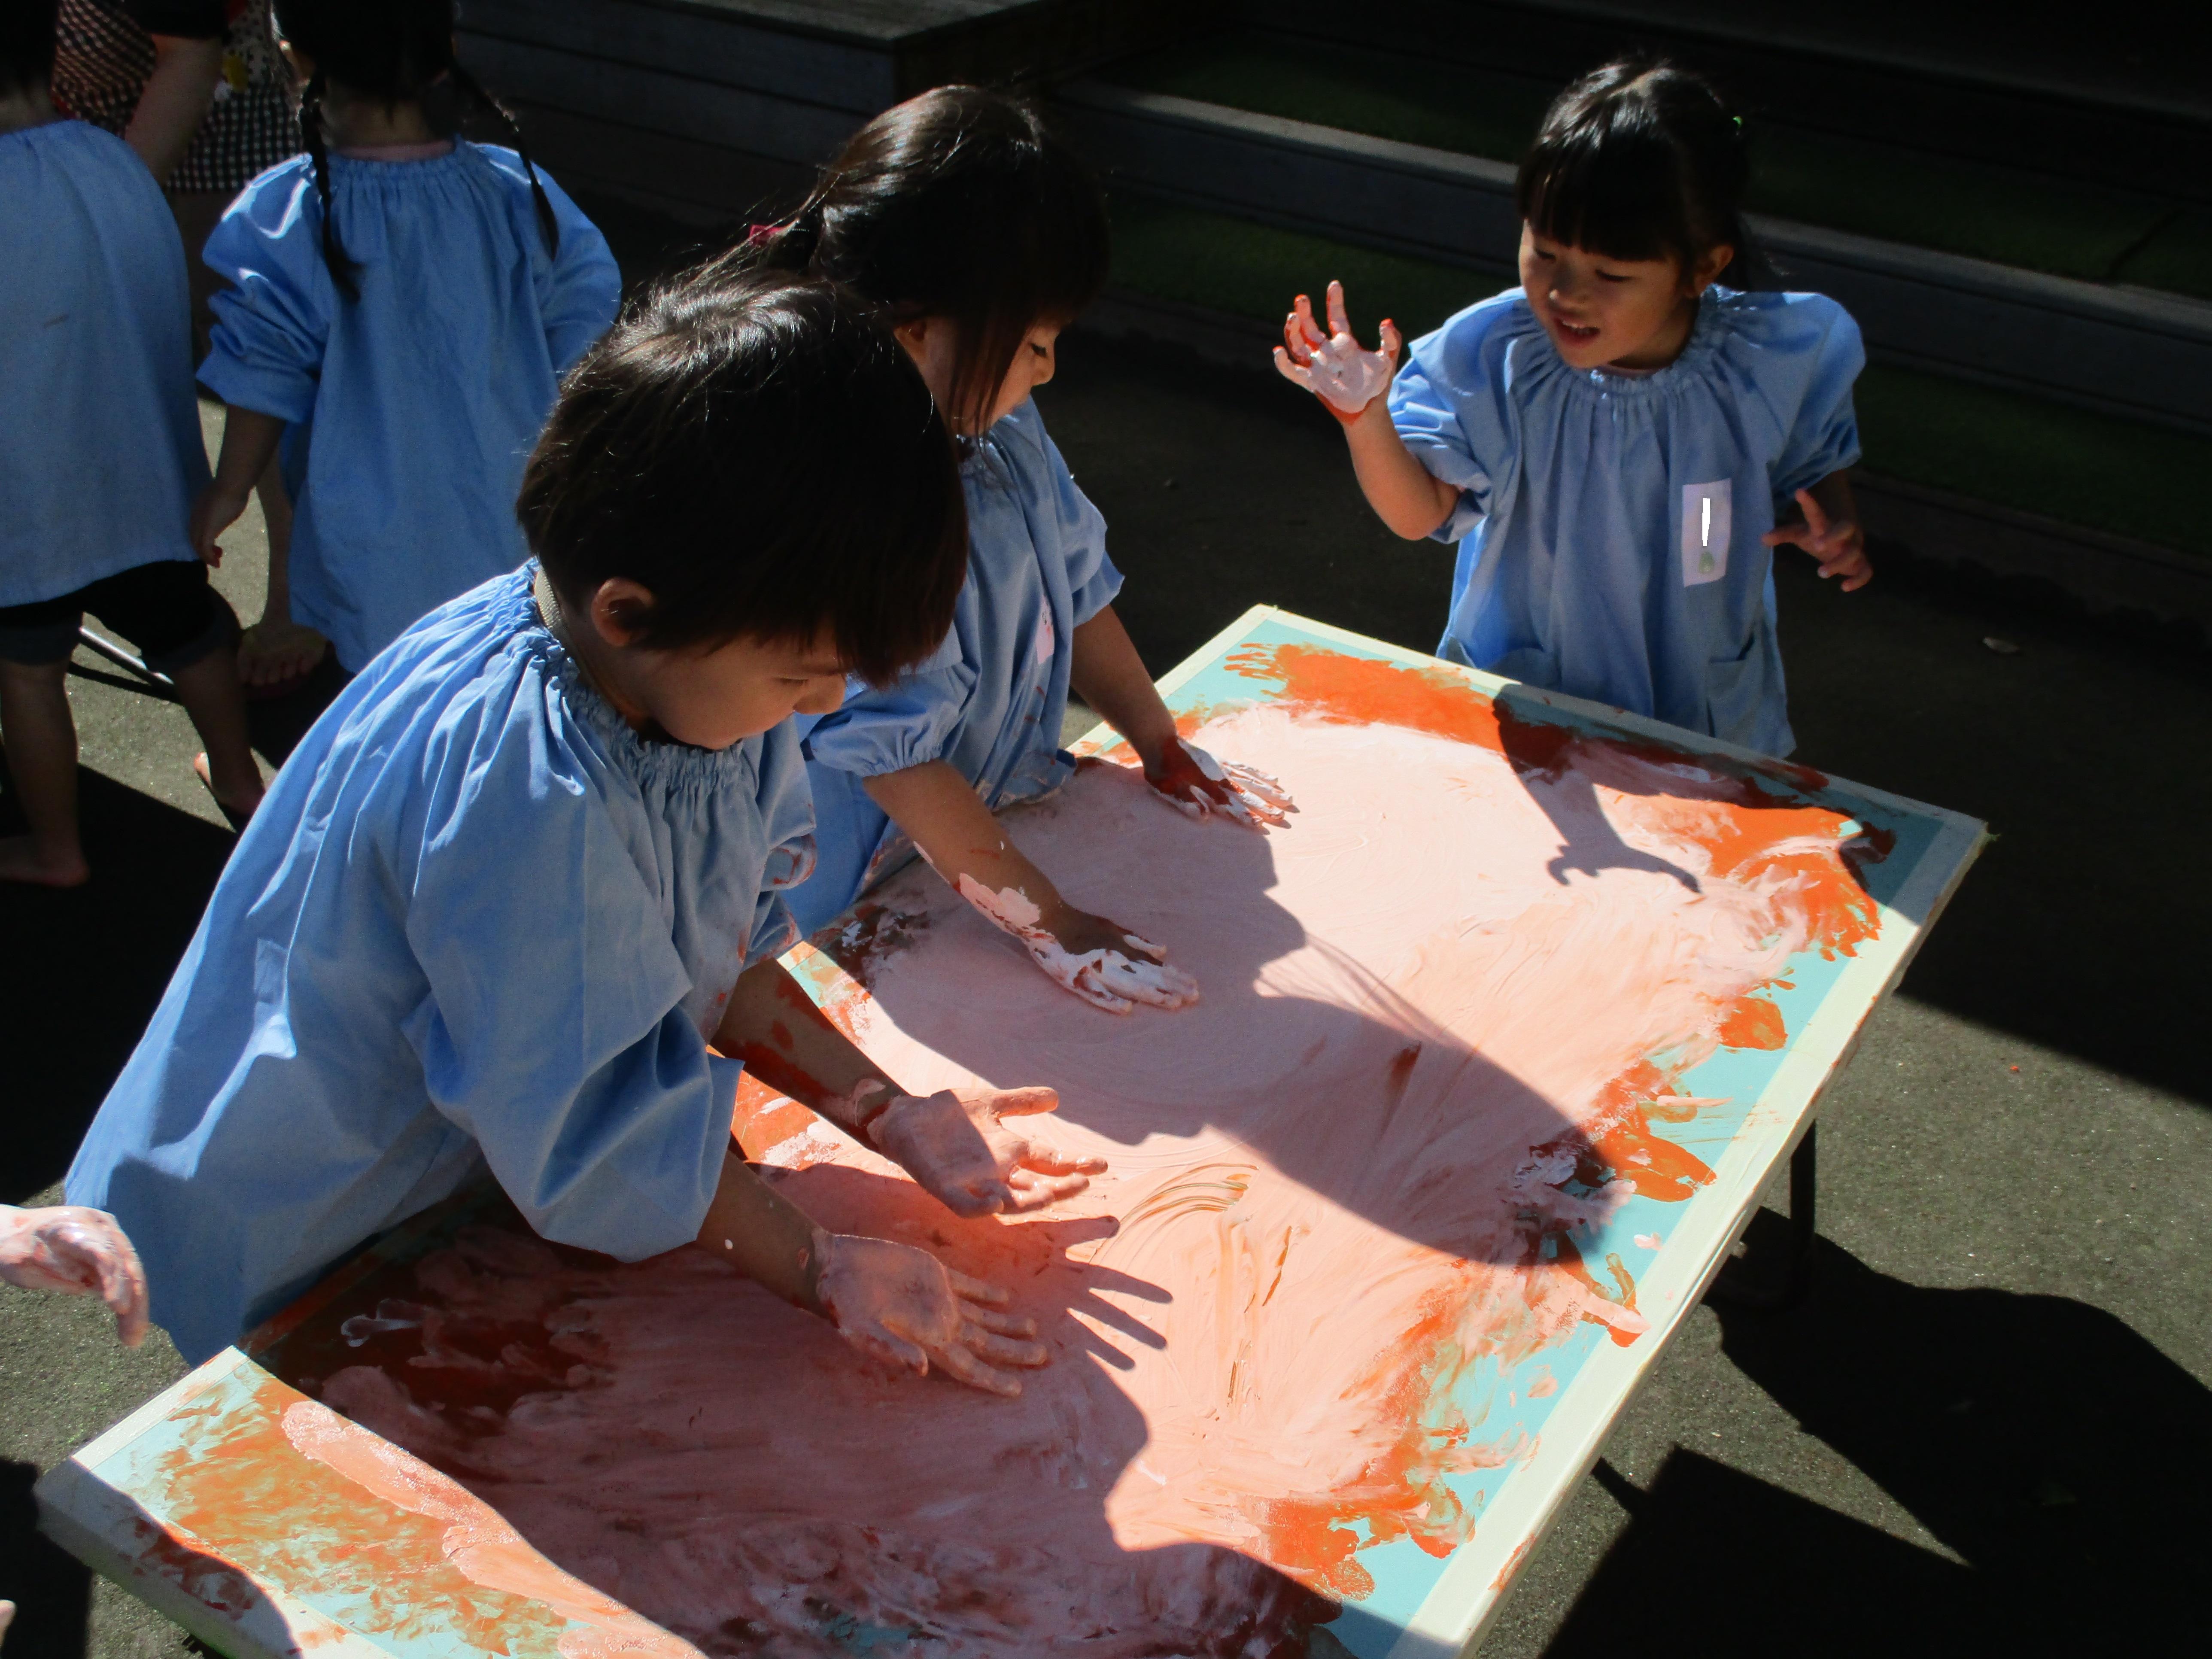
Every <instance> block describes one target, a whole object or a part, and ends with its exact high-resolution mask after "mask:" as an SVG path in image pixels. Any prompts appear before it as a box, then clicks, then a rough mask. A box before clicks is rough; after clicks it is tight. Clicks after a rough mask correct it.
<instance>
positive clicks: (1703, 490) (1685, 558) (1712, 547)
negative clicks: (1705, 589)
mask: <svg viewBox="0 0 2212 1659" xmlns="http://www.w3.org/2000/svg"><path fill="white" fill-rule="evenodd" d="M1733 482H1734V481H1733V480H1732V479H1728V478H1722V479H1720V480H1718V481H1717V482H1716V483H1693V484H1684V485H1683V486H1682V586H1685V587H1695V586H1697V585H1698V584H1699V582H1717V581H1718V580H1720V579H1721V578H1722V577H1723V576H1725V575H1727V574H1728V554H1729V531H1730V529H1731V528H1733V526H1734V523H1735V520H1734V515H1733V513H1731V512H1730V510H1729V509H1730V502H1731V501H1732V500H1733V497H1732V495H1731V493H1730V489H1731V485H1732V483H1733Z"/></svg>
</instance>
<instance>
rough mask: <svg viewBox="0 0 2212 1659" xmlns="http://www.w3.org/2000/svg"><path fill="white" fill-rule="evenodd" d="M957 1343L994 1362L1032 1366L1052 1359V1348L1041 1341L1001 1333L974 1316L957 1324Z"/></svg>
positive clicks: (1031, 1367) (1033, 1367)
mask: <svg viewBox="0 0 2212 1659" xmlns="http://www.w3.org/2000/svg"><path fill="white" fill-rule="evenodd" d="M960 1346H962V1347H963V1348H965V1349H966V1350H967V1351H968V1352H969V1353H972V1354H974V1355H975V1357H976V1358H979V1359H983V1360H987V1361H989V1362H990V1363H991V1364H994V1365H1021V1366H1025V1367H1028V1368H1030V1369H1031V1370H1034V1369H1035V1368H1036V1367H1037V1366H1039V1365H1045V1364H1051V1362H1052V1350H1051V1349H1050V1348H1048V1347H1046V1346H1045V1345H1044V1344H1043V1343H1042V1342H1038V1341H1036V1340H1030V1339H1027V1338H1024V1337H1018V1336H1001V1335H1000V1334H998V1333H997V1332H996V1331H991V1330H986V1329H985V1328H983V1327H982V1326H981V1324H979V1323H977V1322H975V1321H974V1320H969V1321H968V1322H966V1323H965V1324H963V1325H962V1326H961V1328H960Z"/></svg>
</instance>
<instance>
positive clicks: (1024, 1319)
mask: <svg viewBox="0 0 2212 1659" xmlns="http://www.w3.org/2000/svg"><path fill="white" fill-rule="evenodd" d="M960 1313H961V1317H962V1319H963V1322H965V1323H968V1324H970V1325H977V1326H981V1328H983V1329H985V1330H987V1331H989V1332H991V1333H992V1334H994V1335H996V1336H1035V1335H1036V1320H1034V1319H1031V1318H1030V1316H1028V1315H1027V1314H1018V1313H1005V1312H1002V1311H1000V1310H999V1309H998V1308H995V1307H967V1308H963V1309H962V1310H960Z"/></svg>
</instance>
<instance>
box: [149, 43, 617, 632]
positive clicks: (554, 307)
mask: <svg viewBox="0 0 2212 1659" xmlns="http://www.w3.org/2000/svg"><path fill="white" fill-rule="evenodd" d="M274 13H275V16H276V26H277V28H278V30H279V32H280V33H281V36H282V40H281V44H282V46H283V51H284V53H285V55H286V57H287V58H288V59H289V61H290V62H291V64H292V65H293V67H294V69H295V71H296V72H297V73H298V74H299V76H300V77H301V80H302V81H303V82H305V83H306V91H305V93H304V94H302V97H301V105H300V127H301V137H302V139H303V140H304V143H305V147H306V149H307V155H301V156H297V157H295V158H294V159H293V160H291V161H286V162H284V163H283V164H282V165H281V166H278V167H272V168H270V170H269V171H268V172H267V173H263V174H262V175H261V176H260V177H259V178H258V179H255V180H254V181H253V182H252V184H251V185H247V186H246V189H245V191H242V192H241V193H240V196H239V198H238V200H237V201H236V202H235V203H234V204H232V206H231V208H230V210H229V211H228V213H226V214H225V215H224V216H223V218H222V222H221V223H220V224H218V225H217V226H216V229H215V232H214V234H212V235H211V236H210V237H209V239H208V245H207V255H206V258H207V261H208V264H210V266H211V267H213V268H214V269H215V270H216V271H217V272H218V273H219V274H221V275H222V276H224V277H226V278H228V281H229V283H230V284H231V286H230V287H229V288H228V289H225V290H223V291H222V292H220V293H218V294H217V295H216V297H215V300H214V305H215V310H216V330H215V334H214V341H213V345H212V348H211V349H210V353H209V356H208V358H207V361H206V362H204V363H203V364H202V365H201V368H200V372H199V377H200V382H201V384H202V385H204V386H206V387H207V388H208V390H209V391H210V392H214V393H215V394H216V396H217V397H219V398H222V400H223V402H224V403H225V404H228V406H229V413H228V417H227V421H226V424H225V427H224V431H223V441H222V456H221V458H220V459H219V460H218V462H217V464H216V476H215V482H214V483H213V485H212V486H211V487H210V489H209V490H208V491H207V493H206V495H204V497H203V499H202V501H201V502H200V505H199V508H198V510H197V513H195V515H194V519H193V529H192V533H193V537H194V539H195V540H196V542H197V544H198V545H199V547H200V549H201V550H202V551H203V552H204V553H206V554H208V556H210V557H212V556H214V553H213V550H214V549H215V546H216V537H217V536H219V535H220V534H221V533H222V531H223V530H224V528H225V527H226V526H228V525H230V524H231V523H232V522H233V521H234V520H236V519H237V517H238V515H239V513H240V512H242V511H243V510H244V508H245V505H246V494H247V491H248V490H249V489H251V487H252V483H253V481H254V479H255V478H257V477H259V476H260V471H261V469H262V468H263V467H264V466H265V465H267V463H268V460H269V458H270V456H271V455H272V454H274V453H276V450H277V447H278V444H279V441H280V440H282V441H283V450H284V471H285V480H286V483H287V485H288V486H289V489H290V491H291V495H292V498H293V503H294V509H295V513H294V520H293V527H292V540H291V552H290V556H289V568H278V567H276V566H275V565H273V564H272V567H271V570H270V611H269V613H268V614H266V615H265V616H264V622H267V623H271V624H272V625H273V624H275V623H278V622H282V621H287V620H289V621H290V622H292V623H302V624H305V625H306V626H307V627H310V628H313V629H315V630H316V631H318V632H319V633H320V634H323V635H326V636H327V637H328V638H329V640H330V641H331V647H332V648H333V649H334V650H335V652H336V653H337V660H338V664H339V665H340V666H341V667H342V668H343V669H345V670H346V671H348V672H349V673H358V672H359V671H361V670H362V668H363V667H364V666H366V665H367V664H368V659H370V658H371V657H374V655H375V654H376V653H378V652H379V651H380V650H382V649H383V648H384V647H385V646H386V645H387V644H389V643H390V642H391V641H392V640H393V639H394V638H396V637H397V636H398V634H399V633H400V631H401V630H402V629H404V628H406V627H407V626H408V624H410V623H412V622H414V621H415V620H416V618H417V617H421V616H422V615H424V614H425V613H426V612H428V611H431V610H433V609H434V608H435V607H436V606H438V605H442V604H443V603H444V602H445V601H446V600H447V599H452V598H453V596H454V595H455V594H458V593H461V592H465V591H466V590H468V589H469V588H471V587H473V586H476V585H477V583H478V582H481V581H483V580H486V579H487V578H489V577H491V576H493V575H495V574H499V573H500V572H501V571H506V570H511V569H513V568H514V567H515V565H516V564H518V563H520V562H521V560H522V559H523V557H524V556H525V555H526V552H527V549H526V547H525V545H524V544H523V540H522V537H521V534H520V531H519V530H518V528H517V527H516V526H515V523H514V518H513V505H514V492H515V489H516V486H517V485H518V484H519V483H520V482H521V477H522V465H523V461H524V459H525V457H526V456H527V455H528V453H530V447H531V445H532V442H534V441H536V439H537V436H538V428H539V427H540V425H541V424H542V423H543V422H544V418H545V414H546V411H547V410H549V409H550V408H551V407H552V404H553V398H554V393H555V392H556V389H557V387H558V385H559V382H560V378H561V376H562V374H563V373H565V372H566V371H567V370H568V367H569V366H570V365H571V364H572V363H574V362H575V361H576V360H577V359H578V358H579V357H580V356H582V355H583V353H584V350H585V349H586V347H587V346H589V345H590V344H591V343H592V341H593V340H594V339H596V338H597V337H599V334H600V333H601V332H602V331H604V330H605V328H606V326H607V325H608V324H610V323H611V322H612V321H613V320H614V316H615V312H616V309H617V306H618V305H619V303H620V299H621V276H620V274H619V272H617V270H616V268H615V263H614V258H613V256H612V255H611V253H609V252H608V251H607V245H606V240H605V238H604V237H602V236H601V235H600V234H599V231H598V229H597V228H595V227H594V226H593V225H592V222H591V221H590V220H589V219H587V218H586V217H585V216H584V215H583V214H582V213H581V212H580V210H578V209H577V207H576V205H575V204H574V203H573V202H571V201H570V200H569V199H568V197H567V196H565V195H564V194H562V191H561V189H560V187H559V186H558V185H555V184H554V183H552V181H551V180H550V179H547V178H545V177H544V174H543V173H541V172H540V171H539V170H538V168H537V167H534V166H532V163H531V161H530V158H529V156H528V155H527V153H526V151H524V149H522V141H521V137H520V133H519V132H516V131H514V128H513V122H512V121H511V120H510V119H509V118H507V113H506V112H505V111H504V110H503V109H501V106H499V105H498V104H497V103H496V102H495V101H494V100H492V99H491V97H490V96H489V94H487V93H485V92H484V90H483V88H482V87H480V86H478V85H477V82H476V81H475V80H474V79H473V78H472V77H471V76H470V75H469V74H468V72H467V71H466V70H464V69H463V68H462V67H461V65H460V64H459V63H458V62H456V61H455V59H454V57H453V25H454V9H453V0H276V5H275V8H274ZM464 101H465V103H466V104H467V105H469V106H473V107H475V108H477V109H479V110H482V111H483V112H487V113H489V114H490V115H492V116H494V117H495V118H498V119H500V120H501V121H503V122H505V123H506V124H507V130H508V131H509V132H510V134H512V135H513V139H514V148H513V149H502V148H500V147H497V146H494V145H488V144H476V143H470V142H468V141H467V140H465V139H461V138H456V137H453V136H452V129H453V119H454V117H455V115H456V112H457V106H458V105H459V104H460V103H462V102H464ZM288 428H289V433H288ZM287 606H289V617H279V616H277V615H276V612H277V611H281V610H283V609H284V608H285V607H287Z"/></svg>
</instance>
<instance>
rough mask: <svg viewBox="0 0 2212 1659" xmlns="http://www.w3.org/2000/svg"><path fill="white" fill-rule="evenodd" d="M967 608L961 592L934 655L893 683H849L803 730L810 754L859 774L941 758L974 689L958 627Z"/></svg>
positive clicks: (818, 760) (970, 606) (969, 606)
mask: <svg viewBox="0 0 2212 1659" xmlns="http://www.w3.org/2000/svg"><path fill="white" fill-rule="evenodd" d="M969 580H973V578H972V577H971V578H970V579H969ZM972 611H973V599H972V598H971V597H970V596H969V594H967V593H966V592H963V593H962V595H961V599H960V618H959V621H957V622H956V623H954V626H953V629H952V631H951V633H949V634H947V635H945V641H944V643H942V644H941V645H939V647H937V651H936V653H935V654H934V655H933V656H932V657H930V658H929V659H927V661H925V662H923V663H922V664H921V665H920V666H919V667H916V668H914V669H910V670H909V671H907V672H906V673H904V674H902V675H901V676H900V677H899V678H897V679H896V680H895V681H893V682H892V683H891V684H889V685H885V686H872V685H870V684H868V683H867V682H866V680H863V679H859V678H854V679H852V680H850V681H848V682H847V684H846V687H845V701H844V702H843V704H842V705H841V706H840V707H839V708H838V709H837V711H836V713H835V714H825V715H823V717H822V719H821V720H817V722H815V725H814V728H813V729H812V730H811V732H808V733H807V734H806V757H807V759H809V760H811V761H812V762H814V763H816V764H817V765H820V766H827V767H829V768H831V769H835V770H836V771H839V772H849V773H851V774H852V775H854V776H855V777H861V778H873V777H880V776H881V775H884V773H886V772H903V771H905V770H906V769H907V768H908V767H910V766H923V765H927V763H929V762H931V761H933V760H942V759H943V758H944V757H945V750H947V749H948V748H950V747H951V744H952V739H953V737H954V736H955V734H956V733H957V732H958V731H959V729H960V717H961V716H962V715H963V714H965V713H966V712H967V708H968V701H969V697H970V696H973V695H974V692H975V668H974V666H973V665H971V664H970V663H969V661H968V654H967V652H966V650H965V648H964V647H963V645H962V643H961V628H960V623H961V622H966V621H968V620H969V615H970V613H971V612H972Z"/></svg>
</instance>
